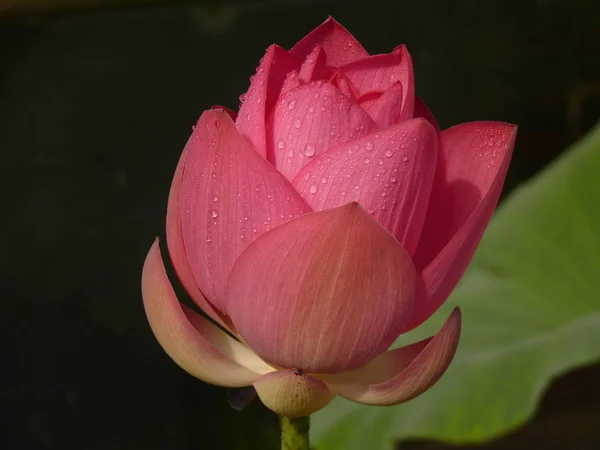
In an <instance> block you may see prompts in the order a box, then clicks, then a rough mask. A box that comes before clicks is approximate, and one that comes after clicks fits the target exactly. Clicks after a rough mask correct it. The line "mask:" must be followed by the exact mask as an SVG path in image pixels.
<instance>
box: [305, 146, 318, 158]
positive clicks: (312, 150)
mask: <svg viewBox="0 0 600 450" xmlns="http://www.w3.org/2000/svg"><path fill="white" fill-rule="evenodd" d="M315 151H316V148H315V146H314V145H311V144H308V145H307V146H306V147H305V148H304V154H305V155H306V156H308V157H309V158H310V157H311V156H315Z"/></svg>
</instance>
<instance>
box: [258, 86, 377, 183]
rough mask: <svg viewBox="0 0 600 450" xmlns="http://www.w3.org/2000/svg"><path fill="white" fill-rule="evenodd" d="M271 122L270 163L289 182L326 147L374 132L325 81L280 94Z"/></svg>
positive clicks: (363, 116) (352, 105)
mask: <svg viewBox="0 0 600 450" xmlns="http://www.w3.org/2000/svg"><path fill="white" fill-rule="evenodd" d="M270 123H272V128H271V130H272V131H270V132H269V135H270V136H272V141H271V142H270V145H269V149H272V150H270V152H269V160H270V161H274V163H275V166H276V167H277V169H278V170H279V171H280V172H281V173H282V174H283V175H284V176H285V177H286V178H287V179H289V180H291V179H293V178H294V176H295V175H296V174H297V173H298V171H299V170H300V169H301V168H302V167H303V166H305V165H306V164H308V163H309V162H310V161H311V160H312V159H313V158H314V157H315V156H316V155H318V154H320V153H321V152H322V151H323V150H324V149H325V148H326V147H328V146H329V145H331V144H333V143H335V142H339V141H343V140H349V139H353V138H356V137H359V136H362V135H364V134H366V133H368V132H370V131H373V130H376V129H377V125H376V124H375V122H373V120H372V119H371V118H370V117H369V115H368V114H367V113H366V112H365V111H364V110H363V109H362V108H361V107H360V106H358V105H357V104H355V103H354V102H353V101H352V100H350V99H349V98H348V97H346V96H345V95H343V94H342V93H341V92H340V91H339V90H338V89H337V88H336V87H335V86H334V85H333V84H331V83H329V82H326V81H315V82H314V83H310V84H306V85H303V86H300V87H299V88H297V89H294V90H292V91H289V92H287V93H285V94H283V95H282V96H281V100H280V101H279V102H277V105H276V106H275V110H274V115H273V119H272V121H270ZM271 154H272V155H273V156H272V157H271Z"/></svg>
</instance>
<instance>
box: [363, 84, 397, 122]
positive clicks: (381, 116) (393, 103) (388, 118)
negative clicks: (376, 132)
mask: <svg viewBox="0 0 600 450" xmlns="http://www.w3.org/2000/svg"><path fill="white" fill-rule="evenodd" d="M359 105H360V106H361V107H362V108H363V109H364V110H365V111H366V112H367V113H369V116H371V118H372V119H373V120H374V121H375V123H376V124H377V125H379V127H380V128H385V127H389V126H390V125H392V124H394V123H396V122H398V121H399V120H406V119H409V118H408V117H407V118H401V112H402V84H401V83H400V82H399V81H397V82H395V83H394V84H392V85H391V86H390V87H389V88H388V89H387V90H385V91H384V92H382V93H375V95H369V94H366V95H365V96H362V98H361V100H359Z"/></svg>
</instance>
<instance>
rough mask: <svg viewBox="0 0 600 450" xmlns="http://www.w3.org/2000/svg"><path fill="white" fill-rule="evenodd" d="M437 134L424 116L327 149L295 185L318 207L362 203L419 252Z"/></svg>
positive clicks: (304, 169) (295, 180) (402, 242)
mask: <svg viewBox="0 0 600 450" xmlns="http://www.w3.org/2000/svg"><path fill="white" fill-rule="evenodd" d="M436 157H437V137H436V133H435V131H434V129H433V127H432V126H431V125H430V124H429V123H428V122H427V121H425V120H423V119H415V120H410V121H405V122H401V123H399V124H397V125H393V126H391V127H388V128H386V129H384V130H381V131H376V132H374V133H371V134H369V135H367V136H364V137H362V138H359V139H356V140H354V141H351V142H348V143H345V144H341V145H338V146H336V147H333V148H331V149H329V150H327V151H326V152H325V153H323V154H322V155H321V156H320V157H318V158H315V160H314V161H312V162H311V163H310V164H309V165H307V166H305V167H304V168H303V169H302V170H301V171H300V172H299V173H298V175H296V177H295V178H294V180H293V182H292V184H293V185H294V187H295V188H296V190H297V191H298V192H299V193H300V195H302V197H303V198H304V199H305V200H306V202H307V203H308V204H309V205H310V206H311V208H312V209H313V210H314V211H320V210H323V209H327V208H334V207H336V206H339V205H343V204H344V203H348V202H350V201H357V202H359V203H360V204H361V205H363V206H364V207H365V208H367V210H368V211H369V212H370V213H371V214H372V215H373V216H374V217H375V218H376V219H377V221H378V222H379V223H381V224H382V225H383V226H384V227H386V228H387V229H388V231H390V232H391V233H392V234H394V235H395V236H396V238H397V239H398V240H399V241H400V243H401V244H402V245H403V246H404V248H405V249H406V251H407V252H408V253H409V254H412V253H414V251H415V250H416V248H417V244H418V242H419V236H420V234H421V230H422V227H423V223H424V221H425V216H426V213H427V203H428V201H429V196H430V193H431V187H432V184H433V177H434V174H435V163H436Z"/></svg>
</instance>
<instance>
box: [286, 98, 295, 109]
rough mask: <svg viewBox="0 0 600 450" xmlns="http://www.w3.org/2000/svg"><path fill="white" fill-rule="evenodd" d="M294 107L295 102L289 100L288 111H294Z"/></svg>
mask: <svg viewBox="0 0 600 450" xmlns="http://www.w3.org/2000/svg"><path fill="white" fill-rule="evenodd" d="M295 107H296V100H290V102H289V103H288V109H294V108H295Z"/></svg>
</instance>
